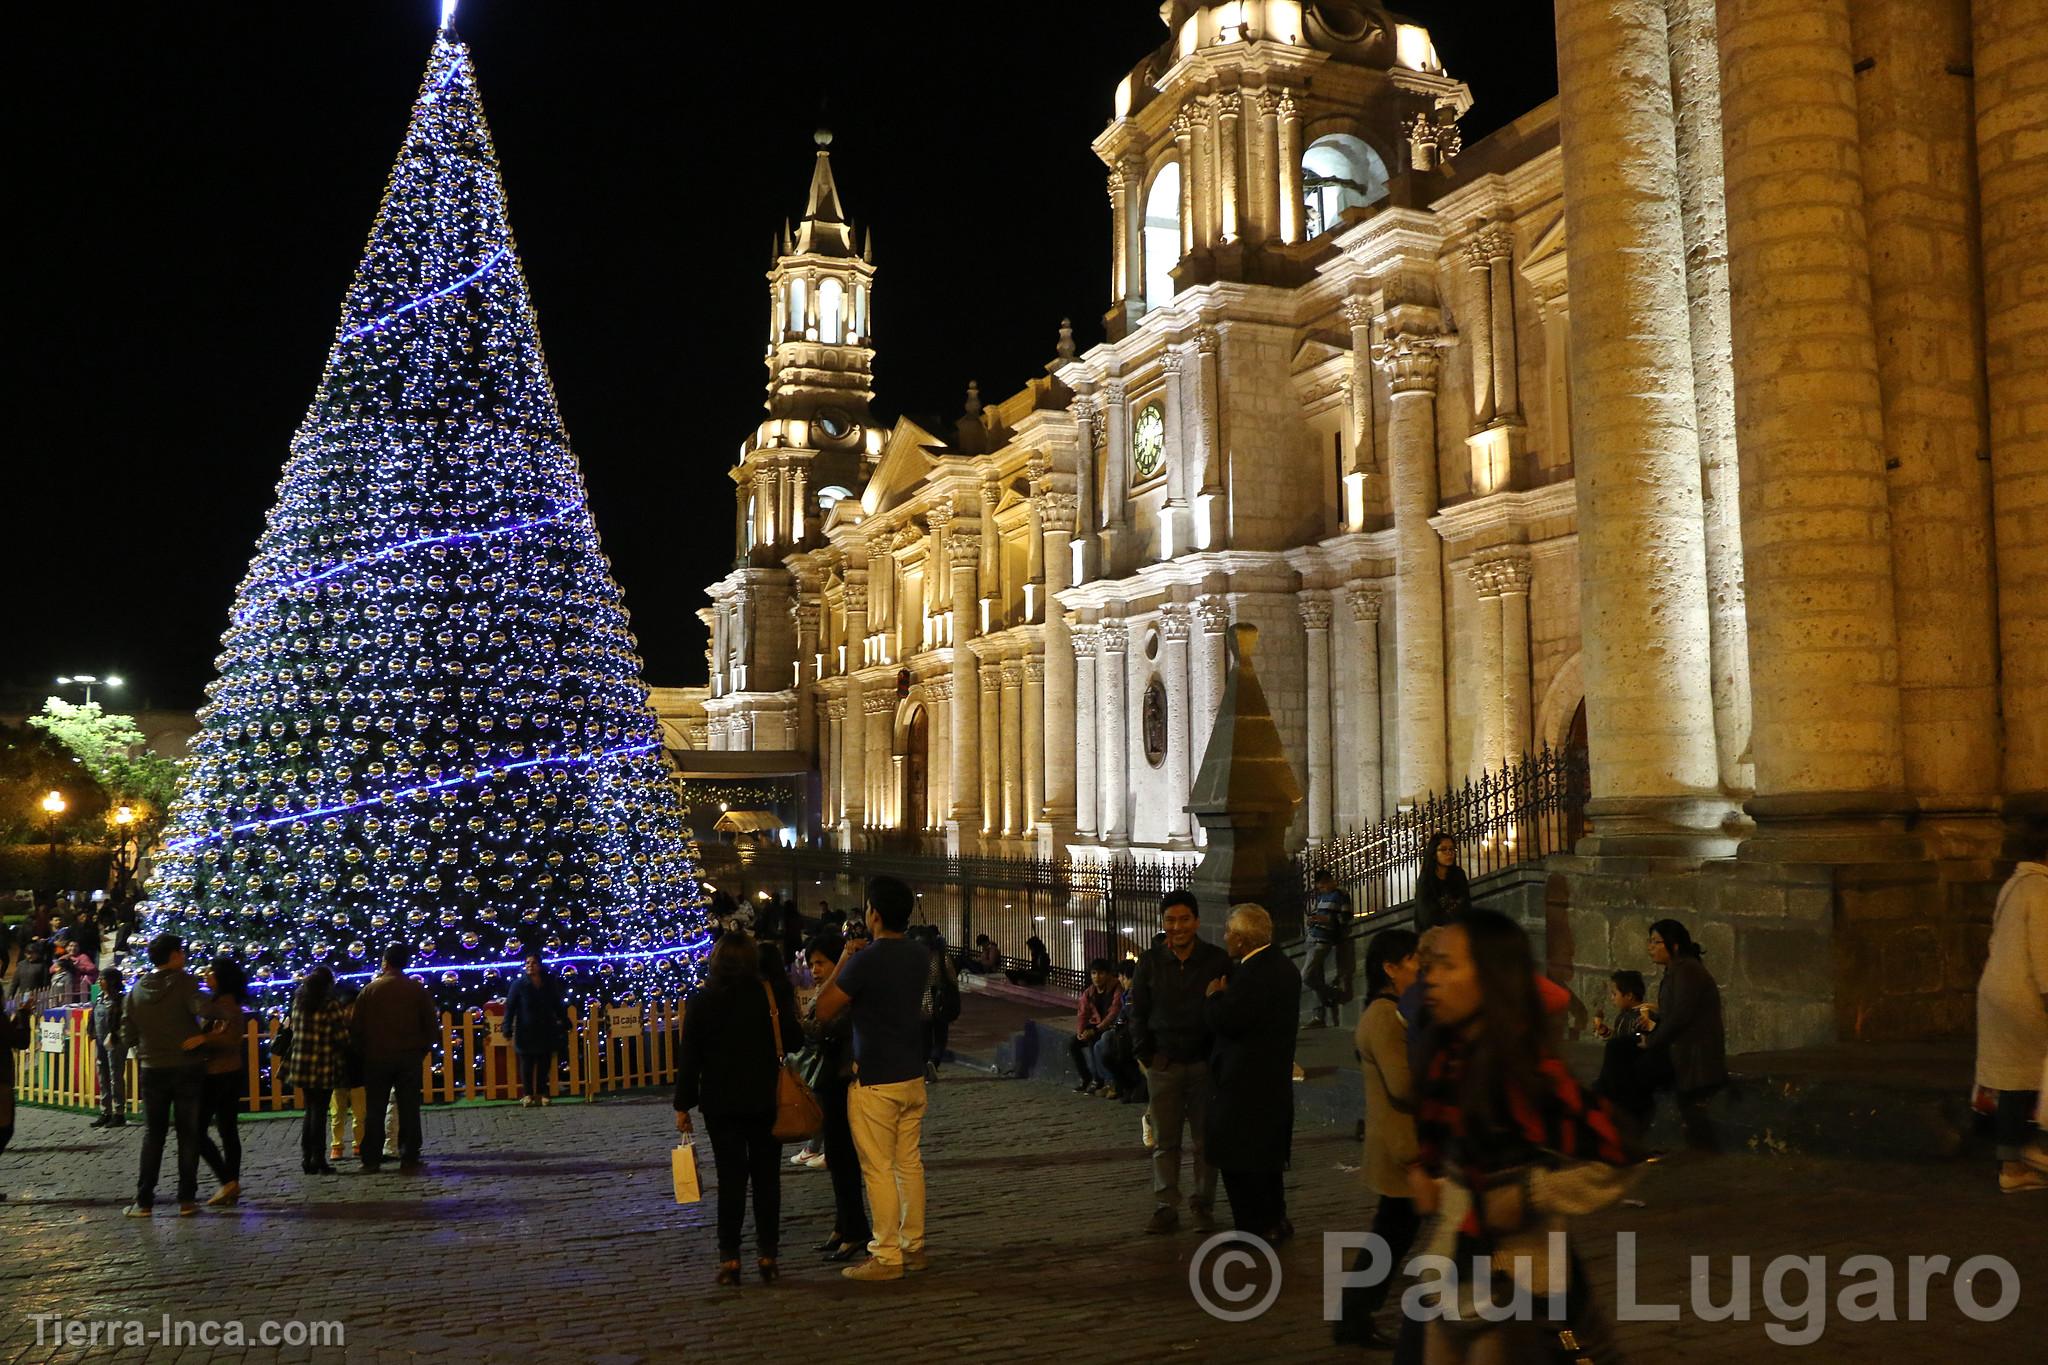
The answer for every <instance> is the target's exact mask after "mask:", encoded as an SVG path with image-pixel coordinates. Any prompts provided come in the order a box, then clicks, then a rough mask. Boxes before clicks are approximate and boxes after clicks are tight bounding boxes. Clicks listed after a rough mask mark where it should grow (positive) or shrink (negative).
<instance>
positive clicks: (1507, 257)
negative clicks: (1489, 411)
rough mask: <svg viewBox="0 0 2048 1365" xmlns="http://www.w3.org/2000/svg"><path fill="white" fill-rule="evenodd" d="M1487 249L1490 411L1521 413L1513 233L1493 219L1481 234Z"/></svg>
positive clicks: (1512, 415)
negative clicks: (1491, 351) (1491, 399)
mask: <svg viewBox="0 0 2048 1365" xmlns="http://www.w3.org/2000/svg"><path fill="white" fill-rule="evenodd" d="M1480 243H1481V245H1482V246H1484V247H1485V249H1486V269H1487V281H1488V300H1487V316H1488V317H1489V318H1491V319H1492V321H1493V415H1494V417H1495V418H1497V419H1499V420H1501V421H1507V420H1508V419H1510V418H1515V417H1519V416H1521V413H1522V390H1521V378H1520V376H1519V375H1517V374H1516V373H1515V365H1516V359H1515V234H1514V230H1513V229H1511V228H1509V227H1508V226H1507V225H1506V224H1504V223H1496V224H1494V225H1493V226H1492V227H1490V228H1488V229H1487V230H1486V231H1485V232H1484V233H1482V234H1481V236H1480Z"/></svg>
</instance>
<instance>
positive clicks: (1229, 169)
mask: <svg viewBox="0 0 2048 1365" xmlns="http://www.w3.org/2000/svg"><path fill="white" fill-rule="evenodd" d="M1213 98H1214V99H1215V101H1216V230H1217V237H1216V240H1217V241H1218V243H1222V244H1227V243H1230V242H1235V241H1236V240H1237V239H1238V238H1239V237H1240V236H1241V235H1243V232H1242V228H1241V227H1240V225H1239V216H1240V215H1239V212H1238V206H1239V200H1238V197H1237V196H1238V186H1237V159H1238V152H1239V150H1240V148H1239V141H1240V139H1239V137H1238V129H1237V124H1238V94H1237V92H1236V91H1235V90H1230V91H1225V92H1224V93H1222V94H1220V95H1216V96H1214V97H1213Z"/></svg>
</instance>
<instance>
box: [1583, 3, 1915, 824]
mask: <svg viewBox="0 0 2048 1365" xmlns="http://www.w3.org/2000/svg"><path fill="white" fill-rule="evenodd" d="M1719 36H1720V45H1721V81H1722V84H1721V90H1722V109H1721V112H1722V134H1723V146H1724V147H1725V149H1726V157H1727V197H1728V255H1729V272H1728V273H1729V284H1730V293H1731V299H1732V312H1731V316H1732V321H1733V324H1734V332H1733V338H1734V352H1735V418H1736V427H1737V434H1738V439H1739V440H1740V443H1741V448H1742V460H1743V464H1744V466H1745V469H1744V478H1743V485H1744V486H1743V490H1742V491H1743V518H1742V522H1743V525H1742V532H1743V535H1742V540H1743V547H1744V550H1745V565H1746V572H1747V574H1748V584H1749V657H1750V682H1751V686H1752V688H1753V691H1754V703H1755V716H1756V724H1755V730H1754V745H1755V753H1756V779H1757V796H1756V798H1755V799H1754V800H1753V801H1751V803H1750V806H1749V809H1750V812H1751V814H1752V815H1754V816H1755V817H1756V819H1757V822H1758V824H1759V826H1769V825H1771V824H1772V823H1773V822H1777V823H1778V824H1779V825H1780V826H1781V827H1782V826H1784V825H1787V824H1790V825H1795V826H1800V827H1804V828H1806V829H1808V830H1809V831H1810V832H1811V833H1812V834H1813V835H1814V836H1815V837H1817V838H1821V839H1826V838H1827V834H1828V828H1829V827H1830V826H1832V825H1833V824H1834V822H1835V821H1836V820H1839V819H1843V818H1848V817H1855V816H1860V815H1873V814H1888V813H1891V812H1893V811H1895V810H1896V809H1897V808H1898V807H1899V805H1900V804H1901V801H1902V799H1903V797H1902V793H1901V786H1902V783H1903V777H1904V774H1903V770H1902V763H1901V758H1900V753H1901V739H1900V728H1899V686H1898V671H1899V651H1898V640H1897V636H1896V632H1895V626H1894V619H1895V618H1894V616H1893V601H1894V597H1893V591H1892V564H1891V558H1892V557H1891V545H1890V533H1889V521H1890V516H1889V511H1888V507H1887V494H1886V490H1885V468H1884V427H1883V415H1882V412H1881V409H1880V405H1879V391H1878V373H1877V334H1876V329H1875V325H1874V323H1873V320H1872V316H1871V308H1870V254H1869V250H1868V247H1867V244H1866V241H1865V235H1864V217H1863V179H1862V171H1861V164H1860V155H1859V148H1858V131H1857V117H1856V86H1855V80H1856V77H1855V76H1854V75H1853V74H1852V73H1851V70H1850V67H1851V65H1852V62H1853V57H1852V54H1851V51H1850V40H1849V14H1848V0H1729V3H1724V4H1723V5H1722V7H1721V10H1720V35H1719ZM1570 193H1571V186H1570V183H1569V177H1568V178H1567V184H1566V198H1567V202H1568V203H1569V199H1570ZM1572 292H1573V294H1574V295H1576V296H1577V297H1578V299H1579V303H1578V311H1579V314H1580V316H1581V317H1586V318H1587V321H1588V322H1589V323H1590V322H1591V320H1592V319H1591V318H1590V316H1588V313H1589V310H1590V309H1591V308H1592V307H1593V301H1594V299H1595V298H1597V297H1599V295H1598V293H1597V292H1595V291H1593V290H1592V289H1591V288H1590V287H1589V288H1587V289H1580V288H1577V287H1574V289H1573V291H1572ZM1592 330H1593V329H1592V328H1591V327H1590V326H1589V327H1588V329H1587V331H1588V332H1590V331H1592ZM1580 398H1581V401H1582V402H1584V403H1585V404H1586V405H1587V406H1588V407H1589V408H1592V407H1596V406H1597V405H1598V403H1599V399H1598V397H1597V396H1595V395H1594V394H1592V393H1591V392H1589V391H1588V389H1587V387H1586V385H1585V384H1583V383H1582V384H1581V385H1580ZM1584 460H1585V456H1584V454H1581V456H1580V461H1581V464H1582V465H1583V463H1584ZM1693 478H1694V486H1695V487H1697V481H1698V475H1697V471H1696V470H1695V471H1694V475H1693ZM1589 626H1590V621H1589ZM1592 635H1593V631H1592V630H1591V629H1590V628H1589V629H1588V631H1587V637H1588V640H1589V641H1590V639H1591V638H1592ZM1592 719H1593V724H1594V725H1595V727H1596V729H1595V733H1598V729H1597V727H1598V725H1599V720H1598V718H1597V717H1595V718H1592ZM1596 818H1597V815H1596ZM1759 833H1760V836H1763V837H1762V838H1761V839H1760V841H1759V848H1758V850H1757V851H1761V850H1762V847H1763V845H1764V844H1765V843H1766V842H1772V841H1782V840H1788V839H1790V838H1792V837H1793V836H1792V835H1791V833H1790V831H1789V830H1786V829H1783V828H1781V829H1779V830H1777V831H1772V830H1769V829H1760V831H1759ZM1852 837H1853V836H1852ZM1782 847H1783V851H1785V852H1786V854H1787V856H1794V855H1793V854H1792V852H1791V850H1790V847H1789V845H1783V846H1782ZM1800 848H1801V849H1803V850H1805V851H1804V852H1801V853H1798V854H1797V855H1796V856H1801V857H1804V856H1806V855H1807V853H1813V852H1817V850H1815V849H1814V848H1812V847H1810V846H1809V845H1808V844H1806V843H1802V844H1801V845H1800Z"/></svg>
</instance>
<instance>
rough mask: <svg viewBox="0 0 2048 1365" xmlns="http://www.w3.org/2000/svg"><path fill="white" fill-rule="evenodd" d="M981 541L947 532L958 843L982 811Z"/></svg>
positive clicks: (949, 772) (951, 783)
mask: <svg viewBox="0 0 2048 1365" xmlns="http://www.w3.org/2000/svg"><path fill="white" fill-rule="evenodd" d="M979 541H980V537H978V536H976V535H975V534H974V533H973V532H970V531H961V530H958V529H956V528H951V527H949V528H948V530H947V533H946V557H947V559H948V561H949V563H948V567H949V568H950V569H951V570H952V576H953V582H952V588H953V608H952V610H953V671H952V679H951V682H952V694H953V707H952V710H953V723H952V725H951V726H950V727H949V729H950V732H951V733H950V734H949V735H948V736H947V738H948V739H949V740H950V741H951V745H952V748H951V752H950V754H949V756H948V757H949V759H950V761H949V762H948V764H947V765H946V789H947V797H948V799H949V800H950V801H951V802H952V806H951V809H949V810H948V811H947V812H946V820H947V823H948V825H949V826H951V829H950V830H949V838H950V839H951V840H952V841H953V842H957V841H958V835H959V833H960V832H962V831H967V830H972V829H974V828H976V826H977V825H978V824H979V823H980V821H979V820H978V819H977V818H976V817H977V816H979V815H980V814H981V810H980V804H981V725H980V715H979V712H978V710H977V708H976V698H977V697H978V696H979V695H980V684H979V683H978V682H977V681H976V678H977V674H978V668H979V665H978V663H977V661H976V659H975V657H974V651H973V650H972V649H970V648H968V645H967V642H968V641H969V640H971V639H973V638H974V636H975V634H976V633H977V632H976V630H975V624H976V619H977V612H976V610H975V597H974V568H975V563H976V561H978V560H979V559H980V557H981V546H980V544H979Z"/></svg>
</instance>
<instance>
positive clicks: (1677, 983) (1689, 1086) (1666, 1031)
mask: <svg viewBox="0 0 2048 1365" xmlns="http://www.w3.org/2000/svg"><path fill="white" fill-rule="evenodd" d="M1704 955H1705V954H1704V952H1703V950H1702V949H1701V948H1700V945H1699V944H1697V943H1694V942H1693V941H1692V934H1691V932H1690V931H1688V930H1687V929H1686V927H1685V926H1684V925H1683V924H1681V923H1679V922H1678V921H1677V920H1675V919H1660V920H1658V921H1657V922H1656V923H1655V924H1653V925H1651V926H1650V961H1652V962H1654V963H1656V964H1657V965H1658V966H1660V967H1662V968H1663V969H1664V977H1663V979H1662V980H1661V981H1659V982H1658V983H1657V1010H1656V1013H1655V1014H1654V1015H1653V1016H1651V1018H1649V1019H1647V1020H1645V1021H1644V1023H1643V1051H1644V1054H1645V1057H1644V1060H1645V1061H1646V1062H1647V1064H1648V1066H1647V1070H1648V1071H1649V1073H1650V1074H1651V1075H1652V1076H1654V1077H1657V1078H1658V1079H1659V1080H1660V1081H1661V1082H1663V1083H1665V1084H1668V1085H1670V1086H1671V1088H1672V1089H1673V1090H1675V1091H1676V1092H1677V1094H1678V1117H1679V1121H1680V1122H1681V1123H1682V1124H1683V1125H1684V1128H1685V1143H1686V1146H1688V1147H1691V1148H1693V1149H1694V1150H1696V1151H1703V1152H1715V1151H1719V1150H1720V1141H1719V1140H1718V1139H1717V1138H1716V1137H1715V1136H1714V1125H1713V1122H1712V1121H1711V1120H1710V1119H1709V1118H1708V1117H1707V1101H1708V1100H1710V1099H1712V1098H1713V1097H1714V1092H1715V1091H1717V1090H1719V1089H1720V1088H1721V1087H1722V1086H1723V1085H1726V1084H1727V1082H1728V1035H1727V1033H1726V1031H1725V1030H1724V1028H1723V1026H1722V1021H1721V988H1720V987H1719V986H1718V985H1716V984H1715V982H1714V974H1713V973H1712V972H1710V971H1708V970H1707V964H1706V963H1704V962H1702V961H1701V960H1700V959H1701V958H1702V957H1703V956H1704Z"/></svg>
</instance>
